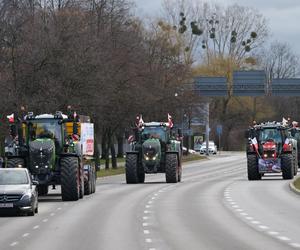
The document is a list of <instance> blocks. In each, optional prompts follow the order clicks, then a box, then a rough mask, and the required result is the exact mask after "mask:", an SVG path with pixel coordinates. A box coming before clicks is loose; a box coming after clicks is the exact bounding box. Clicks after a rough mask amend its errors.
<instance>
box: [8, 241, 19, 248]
mask: <svg viewBox="0 0 300 250" xmlns="http://www.w3.org/2000/svg"><path fill="white" fill-rule="evenodd" d="M18 244H19V242H17V241H15V242H13V243H11V244H10V246H11V247H14V246H16V245H18Z"/></svg>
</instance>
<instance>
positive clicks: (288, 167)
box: [281, 154, 294, 180]
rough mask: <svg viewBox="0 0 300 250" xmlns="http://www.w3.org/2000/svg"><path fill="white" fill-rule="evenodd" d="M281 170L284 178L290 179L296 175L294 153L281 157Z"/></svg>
mask: <svg viewBox="0 0 300 250" xmlns="http://www.w3.org/2000/svg"><path fill="white" fill-rule="evenodd" d="M281 170H282V177H283V179H284V180H290V179H293V177H294V165H293V155H292V154H285V155H282V157H281Z"/></svg>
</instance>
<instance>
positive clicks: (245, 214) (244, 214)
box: [240, 213, 248, 216]
mask: <svg viewBox="0 0 300 250" xmlns="http://www.w3.org/2000/svg"><path fill="white" fill-rule="evenodd" d="M240 215H243V216H247V215H248V214H247V213H240Z"/></svg>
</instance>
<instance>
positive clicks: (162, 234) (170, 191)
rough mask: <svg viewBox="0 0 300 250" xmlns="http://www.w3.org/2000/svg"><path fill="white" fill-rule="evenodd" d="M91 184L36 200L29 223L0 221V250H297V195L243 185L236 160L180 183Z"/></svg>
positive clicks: (224, 159) (192, 166) (187, 171)
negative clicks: (82, 192) (66, 196)
mask: <svg viewBox="0 0 300 250" xmlns="http://www.w3.org/2000/svg"><path fill="white" fill-rule="evenodd" d="M164 181H165V179H164V175H162V174H159V175H150V176H149V175H147V176H146V183H145V184H139V185H127V184H125V177H124V176H123V175H122V176H114V177H106V178H103V179H101V180H98V183H97V192H96V193H95V194H94V195H93V196H85V197H84V199H83V200H80V201H79V202H62V201H61V200H60V196H58V195H57V192H58V191H59V190H58V191H51V192H50V193H51V194H50V195H49V196H47V197H43V198H40V201H39V214H38V215H36V216H34V217H26V216H1V217H0V235H1V236H0V249H1V250H11V249H20V250H21V249H22V250H37V249H39V250H40V249H43V250H56V249H57V250H60V249H62V250H77V249H78V250H96V249H104V250H119V249H122V250H143V249H146V250H154V249H156V250H160V249H161V250H169V249H172V250H173V249H182V250H183V249H184V250H185V249H188V250H193V249H195V250H196V249H197V250H199V249H200V250H201V249H204V250H206V249H209V250H210V249H212V250H213V249H218V250H219V249H230V250H232V249H238V250H241V249H275V250H276V249H278V250H279V249H280V250H282V249H296V248H299V249H300V238H299V229H300V226H299V225H300V196H298V195H296V194H294V193H293V192H291V191H290V190H289V187H288V183H289V181H284V180H282V179H281V177H280V176H278V175H273V176H271V177H267V178H264V180H262V181H252V182H249V181H248V180H247V178H246V159H245V155H244V154H240V153H234V154H232V155H230V154H223V155H220V156H215V157H211V158H210V159H209V160H204V161H200V162H193V163H189V164H185V166H184V172H183V182H182V183H178V184H166V183H165V182H164Z"/></svg>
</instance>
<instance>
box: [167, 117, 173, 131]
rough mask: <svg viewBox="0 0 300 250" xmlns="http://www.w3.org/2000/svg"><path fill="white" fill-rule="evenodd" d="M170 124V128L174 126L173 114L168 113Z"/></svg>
mask: <svg viewBox="0 0 300 250" xmlns="http://www.w3.org/2000/svg"><path fill="white" fill-rule="evenodd" d="M168 124H169V127H170V128H173V121H172V116H171V115H170V114H168Z"/></svg>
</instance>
